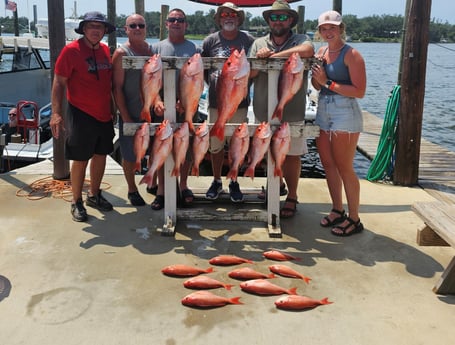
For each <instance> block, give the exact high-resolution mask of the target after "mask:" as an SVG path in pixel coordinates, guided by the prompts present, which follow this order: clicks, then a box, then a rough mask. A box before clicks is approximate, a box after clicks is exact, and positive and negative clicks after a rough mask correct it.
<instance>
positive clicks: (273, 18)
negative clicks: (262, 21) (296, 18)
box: [269, 14, 289, 22]
mask: <svg viewBox="0 0 455 345" xmlns="http://www.w3.org/2000/svg"><path fill="white" fill-rule="evenodd" d="M269 19H270V20H271V21H272V22H276V21H280V22H285V21H286V20H288V19H289V15H288V14H271V15H270V16H269Z"/></svg>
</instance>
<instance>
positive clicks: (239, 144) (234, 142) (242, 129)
mask: <svg viewBox="0 0 455 345" xmlns="http://www.w3.org/2000/svg"><path fill="white" fill-rule="evenodd" d="M249 147H250V135H249V132H248V124H247V123H246V122H244V123H241V124H240V125H239V126H238V127H237V128H236V129H235V131H234V134H233V135H232V137H231V142H230V144H229V153H228V160H229V166H230V170H229V172H228V173H227V175H226V179H232V180H236V179H237V175H238V174H239V168H240V166H241V165H242V164H243V161H244V160H245V156H246V154H247V152H248V148H249Z"/></svg>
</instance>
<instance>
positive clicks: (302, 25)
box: [297, 6, 305, 34]
mask: <svg viewBox="0 0 455 345" xmlns="http://www.w3.org/2000/svg"><path fill="white" fill-rule="evenodd" d="M297 10H298V12H299V21H298V22H297V33H298V34H304V33H305V6H299V7H297Z"/></svg>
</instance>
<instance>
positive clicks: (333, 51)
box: [329, 44, 345, 53]
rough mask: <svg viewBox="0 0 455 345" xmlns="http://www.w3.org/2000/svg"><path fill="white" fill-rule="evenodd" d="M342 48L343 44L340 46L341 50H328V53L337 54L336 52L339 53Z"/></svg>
mask: <svg viewBox="0 0 455 345" xmlns="http://www.w3.org/2000/svg"><path fill="white" fill-rule="evenodd" d="M344 46H345V45H344V44H343V45H342V46H341V48H340V49H337V50H330V49H329V53H338V52H340V51H341V50H342V49H343V48H344Z"/></svg>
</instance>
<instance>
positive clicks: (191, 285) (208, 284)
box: [183, 275, 234, 290]
mask: <svg viewBox="0 0 455 345" xmlns="http://www.w3.org/2000/svg"><path fill="white" fill-rule="evenodd" d="M183 286H184V287H186V288H188V289H216V288H220V287H223V288H225V289H226V290H231V289H232V287H233V286H234V285H232V284H225V283H222V282H220V281H218V280H216V279H213V278H210V277H207V276H205V275H201V276H196V277H194V278H190V279H188V280H185V281H184V282H183Z"/></svg>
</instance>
